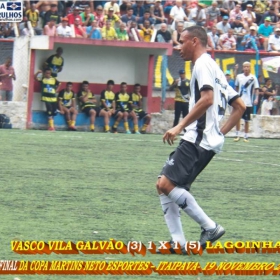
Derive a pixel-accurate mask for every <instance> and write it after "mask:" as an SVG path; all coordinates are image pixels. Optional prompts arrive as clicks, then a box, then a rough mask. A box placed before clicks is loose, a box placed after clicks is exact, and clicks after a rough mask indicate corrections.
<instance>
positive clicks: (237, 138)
mask: <svg viewBox="0 0 280 280" xmlns="http://www.w3.org/2000/svg"><path fill="white" fill-rule="evenodd" d="M240 121H241V119H240V120H239V121H238V122H237V124H236V131H235V138H234V139H233V141H234V142H238V141H239V140H240V137H239V136H240Z"/></svg>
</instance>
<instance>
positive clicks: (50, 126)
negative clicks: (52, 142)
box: [45, 102, 55, 131]
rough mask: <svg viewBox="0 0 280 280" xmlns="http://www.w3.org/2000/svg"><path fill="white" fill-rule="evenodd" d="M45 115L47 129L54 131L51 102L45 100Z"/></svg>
mask: <svg viewBox="0 0 280 280" xmlns="http://www.w3.org/2000/svg"><path fill="white" fill-rule="evenodd" d="M45 105H46V110H47V115H48V130H49V131H54V130H55V129H54V122H53V112H52V104H51V102H45Z"/></svg>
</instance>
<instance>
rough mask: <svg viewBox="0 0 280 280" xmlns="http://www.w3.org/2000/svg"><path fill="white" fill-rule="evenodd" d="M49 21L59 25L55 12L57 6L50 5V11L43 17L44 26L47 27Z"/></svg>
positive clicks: (56, 12)
mask: <svg viewBox="0 0 280 280" xmlns="http://www.w3.org/2000/svg"><path fill="white" fill-rule="evenodd" d="M51 20H54V21H55V25H58V24H59V23H60V15H59V14H58V11H57V5H56V4H51V9H50V10H49V11H47V12H46V13H45V15H44V25H47V24H48V23H49V22H50V21H51Z"/></svg>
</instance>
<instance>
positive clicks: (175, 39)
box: [172, 21, 184, 48]
mask: <svg viewBox="0 0 280 280" xmlns="http://www.w3.org/2000/svg"><path fill="white" fill-rule="evenodd" d="M183 30H184V22H183V21H179V22H178V23H177V28H176V30H174V31H173V33H172V41H173V46H174V47H178V48H179V47H180V46H181V43H180V36H181V34H182V32H183Z"/></svg>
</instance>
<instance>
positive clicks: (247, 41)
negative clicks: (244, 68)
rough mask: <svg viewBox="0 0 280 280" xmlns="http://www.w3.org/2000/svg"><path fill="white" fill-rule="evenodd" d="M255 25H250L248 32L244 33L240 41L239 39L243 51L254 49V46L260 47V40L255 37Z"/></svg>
mask: <svg viewBox="0 0 280 280" xmlns="http://www.w3.org/2000/svg"><path fill="white" fill-rule="evenodd" d="M256 30H257V29H256V27H255V26H251V27H250V33H249V34H246V35H245V36H244V37H243V39H242V41H241V45H242V46H244V48H245V51H256V49H255V48H256V46H257V48H258V49H259V48H260V41H259V38H258V37H257V35H256V33H257V31H256Z"/></svg>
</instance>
